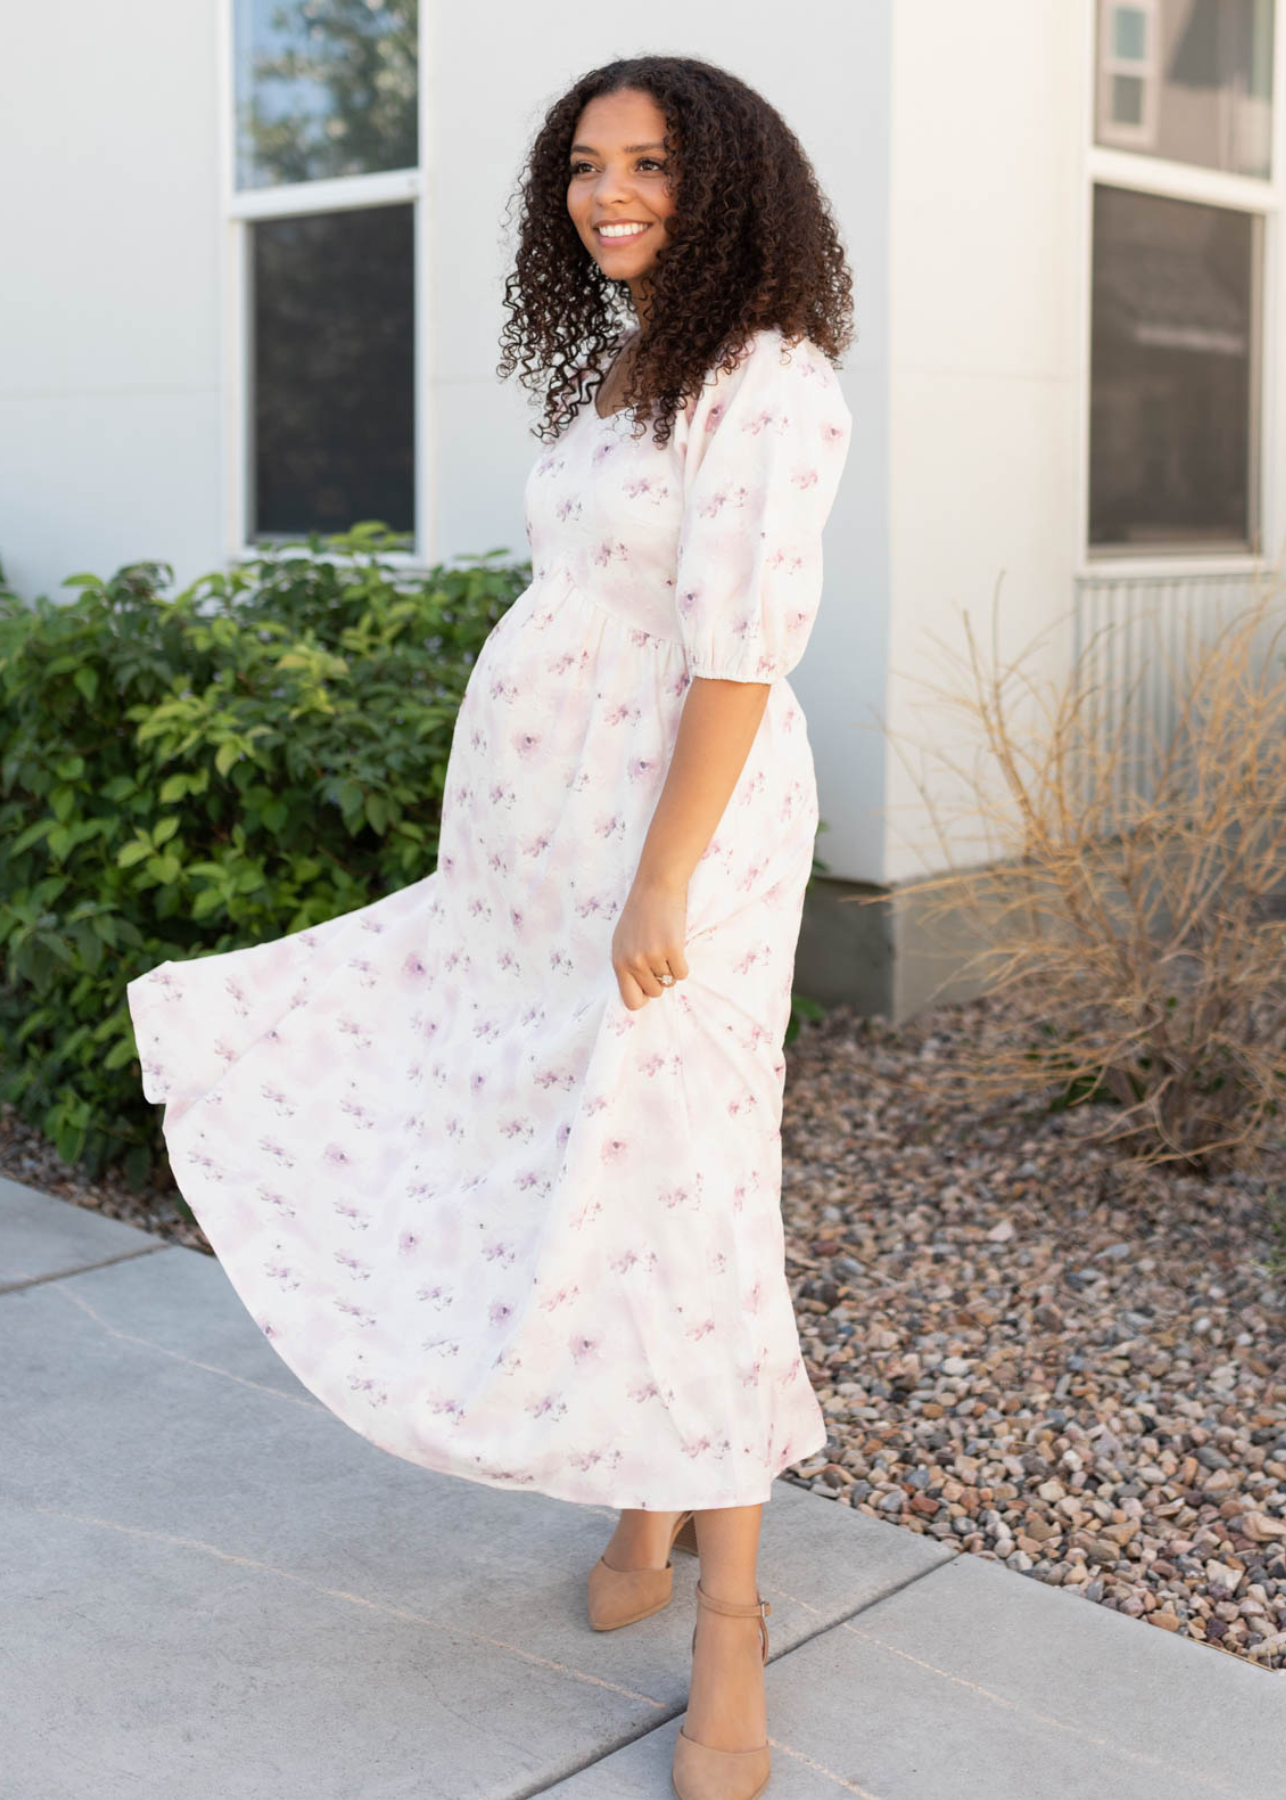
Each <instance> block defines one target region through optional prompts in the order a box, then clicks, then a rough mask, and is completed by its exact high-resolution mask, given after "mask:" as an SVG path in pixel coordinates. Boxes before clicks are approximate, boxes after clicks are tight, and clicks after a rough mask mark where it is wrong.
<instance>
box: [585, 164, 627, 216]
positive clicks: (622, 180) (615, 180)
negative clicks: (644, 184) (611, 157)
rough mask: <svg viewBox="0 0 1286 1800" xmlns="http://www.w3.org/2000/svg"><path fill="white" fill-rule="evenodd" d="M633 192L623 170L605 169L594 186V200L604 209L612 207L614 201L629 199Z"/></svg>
mask: <svg viewBox="0 0 1286 1800" xmlns="http://www.w3.org/2000/svg"><path fill="white" fill-rule="evenodd" d="M633 191H634V190H633V188H632V187H631V185H630V181H629V178H628V176H627V175H626V174H625V172H624V171H623V170H615V171H614V170H612V169H604V170H603V173H602V174H601V175H600V176H599V178H598V180H597V181H596V182H595V184H594V198H595V200H596V201H597V202H598V204H599V205H600V206H602V207H607V206H610V205H611V204H612V203H613V201H617V200H624V199H628V197H629V196H630V195H631V194H632V193H633Z"/></svg>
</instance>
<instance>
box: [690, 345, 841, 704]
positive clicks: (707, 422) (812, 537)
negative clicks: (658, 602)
mask: <svg viewBox="0 0 1286 1800" xmlns="http://www.w3.org/2000/svg"><path fill="white" fill-rule="evenodd" d="M787 356H788V357H789V361H786V360H783V359H784V358H785V357H787ZM852 424H853V420H852V414H851V413H850V412H849V409H848V406H847V405H846V404H845V401H844V397H843V394H842V392H841V390H840V385H839V380H838V377H837V376H836V374H835V371H834V369H833V368H832V366H831V364H830V363H829V362H828V361H827V359H826V357H825V356H824V355H823V353H822V352H821V350H819V349H818V348H817V346H816V345H815V344H812V343H811V342H810V341H809V340H808V339H804V340H803V341H801V342H798V343H795V344H794V345H792V346H791V347H790V348H789V349H788V350H787V349H786V348H785V347H784V339H783V337H782V334H781V331H780V330H779V329H777V328H776V327H774V328H772V329H761V330H759V331H757V332H755V334H754V336H753V337H752V338H751V340H750V342H749V344H748V345H747V347H746V349H745V350H744V351H743V353H742V355H741V357H740V358H739V359H738V361H737V363H736V365H735V366H734V368H733V369H731V370H730V371H729V370H722V369H721V370H718V371H716V374H715V376H714V379H713V380H712V381H709V382H707V384H706V386H705V387H704V388H703V389H702V391H701V393H700V394H699V395H698V397H697V399H696V401H695V403H694V405H693V411H692V417H691V421H690V425H689V437H688V447H687V455H686V458H685V462H684V469H683V489H684V493H683V517H682V525H681V528H680V534H679V551H678V566H677V572H676V578H675V606H676V611H677V614H678V622H679V632H680V636H681V638H682V641H683V647H684V654H685V660H686V663H687V669H688V673H689V674H690V675H694V676H695V675H705V676H715V677H718V678H720V679H722V680H725V681H766V682H772V681H775V680H776V679H777V678H778V677H779V676H782V675H786V674H788V673H789V671H790V670H791V669H793V668H794V667H795V665H796V663H797V662H798V661H799V659H800V657H801V656H802V655H803V654H804V648H805V646H806V644H807V642H808V637H809V634H810V632H811V631H812V627H813V620H814V619H815V617H816V615H817V609H818V605H819V602H820V600H821V593H822V527H823V526H824V525H825V523H826V519H827V516H828V515H829V513H830V510H831V506H832V504H833V502H834V499H835V494H836V491H837V489H838V487H839V480H840V475H841V473H842V472H843V468H844V463H845V460H846V458H847V455H848V445H849V439H850V437H851V434H852Z"/></svg>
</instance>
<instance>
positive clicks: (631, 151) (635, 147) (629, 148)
mask: <svg viewBox="0 0 1286 1800" xmlns="http://www.w3.org/2000/svg"><path fill="white" fill-rule="evenodd" d="M664 149H665V145H664V144H627V145H626V146H625V154H626V155H627V156H633V155H635V154H636V152H637V151H639V150H664ZM572 150H587V151H588V152H589V154H590V155H591V156H597V155H598V152H597V150H595V148H594V146H593V145H592V144H573V145H572ZM568 154H570V152H569V153H568Z"/></svg>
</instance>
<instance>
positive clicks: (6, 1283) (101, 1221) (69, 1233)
mask: <svg viewBox="0 0 1286 1800" xmlns="http://www.w3.org/2000/svg"><path fill="white" fill-rule="evenodd" d="M163 1243H164V1239H162V1238H156V1237H153V1236H152V1235H151V1233H150V1232H146V1231H139V1230H137V1229H136V1228H135V1227H134V1226H133V1225H123V1224H122V1223H121V1222H120V1220H119V1219H108V1218H104V1216H103V1214H102V1213H97V1212H93V1211H91V1210H90V1208H89V1207H87V1206H73V1205H72V1203H71V1202H70V1201H68V1200H55V1199H54V1198H53V1197H52V1196H51V1195H49V1194H42V1193H40V1192H38V1191H37V1189H35V1188H30V1187H26V1186H24V1184H23V1183H22V1182H20V1181H10V1180H8V1178H7V1177H5V1176H3V1175H0V1294H2V1293H4V1292H5V1290H6V1289H7V1288H12V1287H22V1286H25V1285H26V1284H27V1283H28V1282H32V1281H48V1280H50V1279H51V1278H56V1277H58V1276H60V1275H72V1274H75V1273H76V1271H77V1270H79V1269H93V1268H97V1267H99V1266H100V1265H101V1264H103V1263H109V1262H115V1261H117V1260H119V1259H120V1258H121V1257H125V1256H139V1255H143V1254H146V1253H147V1252H148V1251H149V1250H156V1249H159V1248H160V1247H161V1246H162V1244H163Z"/></svg>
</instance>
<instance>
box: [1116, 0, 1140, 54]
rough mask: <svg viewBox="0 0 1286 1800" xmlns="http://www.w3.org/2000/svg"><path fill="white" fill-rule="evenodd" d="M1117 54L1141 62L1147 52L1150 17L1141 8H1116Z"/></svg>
mask: <svg viewBox="0 0 1286 1800" xmlns="http://www.w3.org/2000/svg"><path fill="white" fill-rule="evenodd" d="M1112 13H1113V17H1114V20H1115V24H1116V33H1115V37H1116V54H1117V55H1118V56H1121V57H1125V58H1127V59H1128V60H1130V61H1132V62H1141V61H1142V59H1143V57H1144V56H1145V54H1146V51H1147V41H1148V35H1147V28H1148V16H1147V14H1146V13H1145V12H1144V11H1143V9H1142V7H1139V6H1114V7H1113V8H1112Z"/></svg>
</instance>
